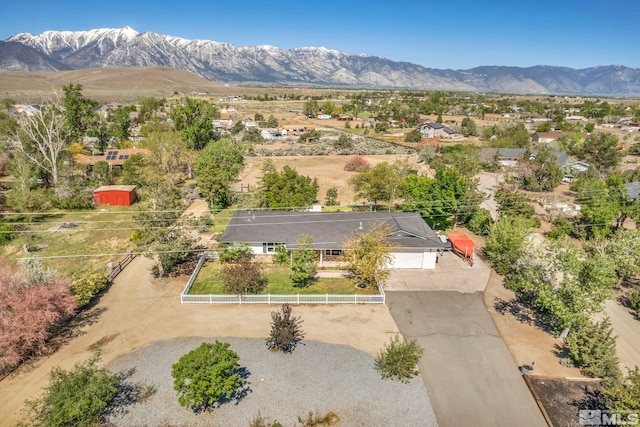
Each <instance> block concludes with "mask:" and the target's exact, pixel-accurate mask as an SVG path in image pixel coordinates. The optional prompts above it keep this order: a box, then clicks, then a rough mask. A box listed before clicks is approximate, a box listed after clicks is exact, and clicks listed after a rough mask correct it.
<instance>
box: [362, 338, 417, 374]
mask: <svg viewBox="0 0 640 427" xmlns="http://www.w3.org/2000/svg"><path fill="white" fill-rule="evenodd" d="M423 354H424V350H423V348H422V347H420V345H419V344H418V342H417V341H416V340H411V341H404V340H403V341H400V334H396V336H395V337H393V338H391V342H390V343H389V344H387V345H385V347H384V349H383V350H382V351H381V352H380V353H379V354H378V356H377V357H376V360H375V362H374V367H375V369H376V370H378V372H380V375H381V376H382V379H387V378H390V379H393V380H397V381H400V382H402V383H405V384H406V383H408V382H409V381H410V380H411V378H413V377H414V376H416V375H418V373H419V371H418V366H417V365H418V361H420V358H421V357H422V355H423Z"/></svg>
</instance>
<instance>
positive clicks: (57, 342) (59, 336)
mask: <svg viewBox="0 0 640 427" xmlns="http://www.w3.org/2000/svg"><path fill="white" fill-rule="evenodd" d="M105 311H107V309H106V308H104V307H95V306H93V307H91V308H88V309H84V310H81V311H80V312H79V313H78V314H76V315H75V316H73V317H72V318H71V319H69V320H68V321H67V322H66V323H64V324H63V325H62V326H61V327H60V328H59V329H58V330H56V331H55V336H54V337H53V338H52V339H51V344H52V351H57V350H59V349H60V348H62V347H63V346H65V345H66V344H68V343H69V342H71V341H72V340H74V339H75V338H78V337H80V336H82V335H84V334H86V333H87V331H86V329H87V328H88V327H89V326H91V325H94V324H95V323H97V322H98V321H99V320H100V317H101V316H102V313H104V312H105Z"/></svg>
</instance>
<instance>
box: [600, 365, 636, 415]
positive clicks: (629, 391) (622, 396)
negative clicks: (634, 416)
mask: <svg viewBox="0 0 640 427" xmlns="http://www.w3.org/2000/svg"><path fill="white" fill-rule="evenodd" d="M604 395H605V396H606V398H607V401H608V408H609V409H610V410H614V411H635V412H637V411H640V369H638V367H637V366H636V367H635V368H634V369H633V370H629V372H628V373H627V375H626V377H625V378H624V379H623V380H621V381H617V382H615V383H614V384H613V385H611V386H609V387H607V388H606V389H605V391H604Z"/></svg>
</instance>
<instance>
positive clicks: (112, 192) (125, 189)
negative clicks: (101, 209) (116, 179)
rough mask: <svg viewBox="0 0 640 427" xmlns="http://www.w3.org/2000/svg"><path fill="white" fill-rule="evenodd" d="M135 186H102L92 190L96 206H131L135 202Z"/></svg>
mask: <svg viewBox="0 0 640 427" xmlns="http://www.w3.org/2000/svg"><path fill="white" fill-rule="evenodd" d="M135 190H136V186H135V185H103V186H102V187H98V188H96V189H95V190H93V199H94V200H95V202H96V205H112V206H131V205H132V204H133V203H134V202H135V201H136V191H135Z"/></svg>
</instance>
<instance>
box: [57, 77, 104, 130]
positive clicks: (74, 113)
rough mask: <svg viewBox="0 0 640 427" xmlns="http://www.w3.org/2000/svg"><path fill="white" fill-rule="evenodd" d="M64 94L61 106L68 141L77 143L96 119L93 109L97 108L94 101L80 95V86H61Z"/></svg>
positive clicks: (70, 84) (71, 84)
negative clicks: (64, 117)
mask: <svg viewBox="0 0 640 427" xmlns="http://www.w3.org/2000/svg"><path fill="white" fill-rule="evenodd" d="M62 91H63V92H64V98H63V104H62V105H63V106H64V114H65V116H66V120H65V123H66V126H67V128H68V133H69V139H70V141H74V142H78V141H80V140H82V137H83V136H85V134H86V132H87V129H88V128H89V127H90V125H91V123H92V122H93V121H94V120H96V119H97V116H96V114H95V113H94V112H93V108H94V107H97V106H98V103H97V102H96V101H93V100H90V99H87V98H85V97H84V96H83V94H82V85H81V84H79V83H78V84H75V85H74V84H73V83H69V84H68V85H67V86H62Z"/></svg>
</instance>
